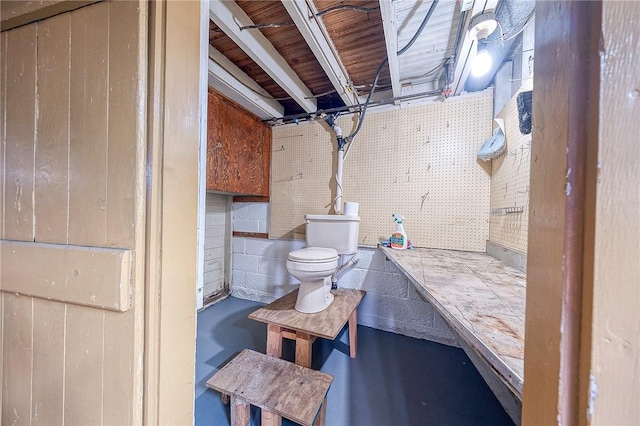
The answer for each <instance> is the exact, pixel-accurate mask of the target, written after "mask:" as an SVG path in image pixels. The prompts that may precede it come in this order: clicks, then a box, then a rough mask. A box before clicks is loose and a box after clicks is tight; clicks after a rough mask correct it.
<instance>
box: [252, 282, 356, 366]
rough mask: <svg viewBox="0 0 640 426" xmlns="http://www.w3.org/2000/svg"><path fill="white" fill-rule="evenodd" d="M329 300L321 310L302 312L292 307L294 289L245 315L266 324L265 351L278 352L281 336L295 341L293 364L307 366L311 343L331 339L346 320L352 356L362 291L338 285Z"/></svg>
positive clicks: (296, 295)
mask: <svg viewBox="0 0 640 426" xmlns="http://www.w3.org/2000/svg"><path fill="white" fill-rule="evenodd" d="M331 293H332V294H333V297H334V299H333V303H332V304H331V305H329V307H328V308H326V309H325V310H323V311H320V312H316V313H314V314H303V313H301V312H298V311H296V310H295V307H294V306H295V304H296V299H297V298H298V290H294V291H292V292H291V293H289V294H286V295H284V296H282V297H281V298H280V299H278V300H276V301H275V302H273V303H270V304H268V305H266V306H264V307H262V308H260V309H258V310H256V311H254V312H252V313H251V314H250V315H249V318H251V319H253V320H256V321H260V322H264V323H266V324H267V354H268V355H271V356H274V357H276V358H280V357H281V356H282V339H290V340H294V341H295V342H296V364H299V365H302V366H305V367H311V345H312V344H313V342H314V341H315V339H316V338H317V337H321V338H323V339H330V340H335V338H336V337H337V336H338V334H339V333H340V331H341V330H342V328H343V327H344V326H345V324H346V323H347V322H349V355H350V356H351V358H355V357H356V346H357V341H358V338H357V325H358V319H357V312H356V309H357V308H358V305H359V304H360V302H361V301H362V298H363V297H364V294H365V293H364V291H362V290H353V289H346V288H341V289H337V290H331Z"/></svg>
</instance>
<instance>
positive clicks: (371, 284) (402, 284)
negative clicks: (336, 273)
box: [338, 269, 409, 298]
mask: <svg viewBox="0 0 640 426" xmlns="http://www.w3.org/2000/svg"><path fill="white" fill-rule="evenodd" d="M338 286H339V287H344V288H355V289H359V290H364V291H366V292H367V293H375V294H380V295H385V296H391V297H398V298H406V297H407V293H408V287H409V281H408V280H407V278H406V277H405V276H404V275H402V274H389V273H387V272H377V271H366V270H362V269H355V270H351V271H349V272H347V273H345V274H344V275H343V276H341V277H340V279H339V280H338Z"/></svg>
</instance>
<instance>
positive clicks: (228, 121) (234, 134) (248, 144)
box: [207, 88, 271, 197]
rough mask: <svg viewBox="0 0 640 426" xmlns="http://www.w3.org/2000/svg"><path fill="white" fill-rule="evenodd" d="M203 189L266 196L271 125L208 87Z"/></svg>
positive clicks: (267, 192) (269, 161)
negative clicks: (205, 163) (205, 180)
mask: <svg viewBox="0 0 640 426" xmlns="http://www.w3.org/2000/svg"><path fill="white" fill-rule="evenodd" d="M208 116H209V120H208V130H207V133H208V137H207V190H213V191H222V192H229V193H235V194H246V195H260V196H265V197H268V196H269V166H270V163H271V127H270V126H268V125H267V124H264V123H262V122H261V121H260V119H258V117H256V116H254V115H253V114H251V113H250V112H248V111H247V110H245V109H244V108H242V107H241V106H240V105H238V104H236V103H235V102H233V101H231V100H229V99H227V98H225V97H224V96H223V95H221V94H220V93H218V92H216V91H215V90H213V89H211V88H209V102H208Z"/></svg>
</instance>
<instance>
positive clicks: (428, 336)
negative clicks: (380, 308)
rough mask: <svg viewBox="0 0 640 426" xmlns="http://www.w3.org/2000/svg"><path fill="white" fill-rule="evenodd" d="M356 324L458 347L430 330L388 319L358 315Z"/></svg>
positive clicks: (454, 341) (454, 342)
mask: <svg viewBox="0 0 640 426" xmlns="http://www.w3.org/2000/svg"><path fill="white" fill-rule="evenodd" d="M358 324H360V325H364V326H366V327H371V328H375V329H377V330H383V331H388V332H391V333H396V334H401V335H403V336H408V337H413V338H416V339H423V340H429V341H430V342H435V343H441V344H444V345H448V346H456V347H457V346H458V345H457V342H456V340H455V339H453V340H452V339H450V338H448V337H443V336H440V335H438V334H436V333H433V332H432V330H431V329H429V328H425V327H423V326H421V325H419V324H415V323H406V322H403V321H397V320H396V321H389V319H388V318H381V317H377V316H372V315H365V314H363V315H360V313H358Z"/></svg>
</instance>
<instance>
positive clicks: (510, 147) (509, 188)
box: [489, 80, 533, 253]
mask: <svg viewBox="0 0 640 426" xmlns="http://www.w3.org/2000/svg"><path fill="white" fill-rule="evenodd" d="M532 88H533V80H525V81H523V85H522V88H521V90H520V91H526V90H531V89H532ZM518 93H520V92H518ZM518 93H516V94H515V95H514V96H513V97H512V98H511V100H510V101H509V102H508V103H507V105H506V106H505V107H504V108H503V110H502V111H501V112H500V113H499V114H498V118H501V119H503V120H504V125H505V135H506V140H507V149H506V150H505V152H504V153H503V154H502V155H501V156H500V157H499V158H497V159H495V160H492V161H491V221H490V225H489V239H490V240H491V241H493V242H494V243H497V244H500V245H502V246H504V247H507V248H510V249H512V250H516V251H519V252H520V253H526V252H527V241H528V235H529V233H528V229H529V175H530V170H531V134H528V135H523V134H522V133H520V129H519V125H518V105H517V96H518ZM513 207H515V208H516V209H515V210H505V209H506V208H513ZM520 209H522V212H521V213H507V212H508V211H520Z"/></svg>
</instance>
